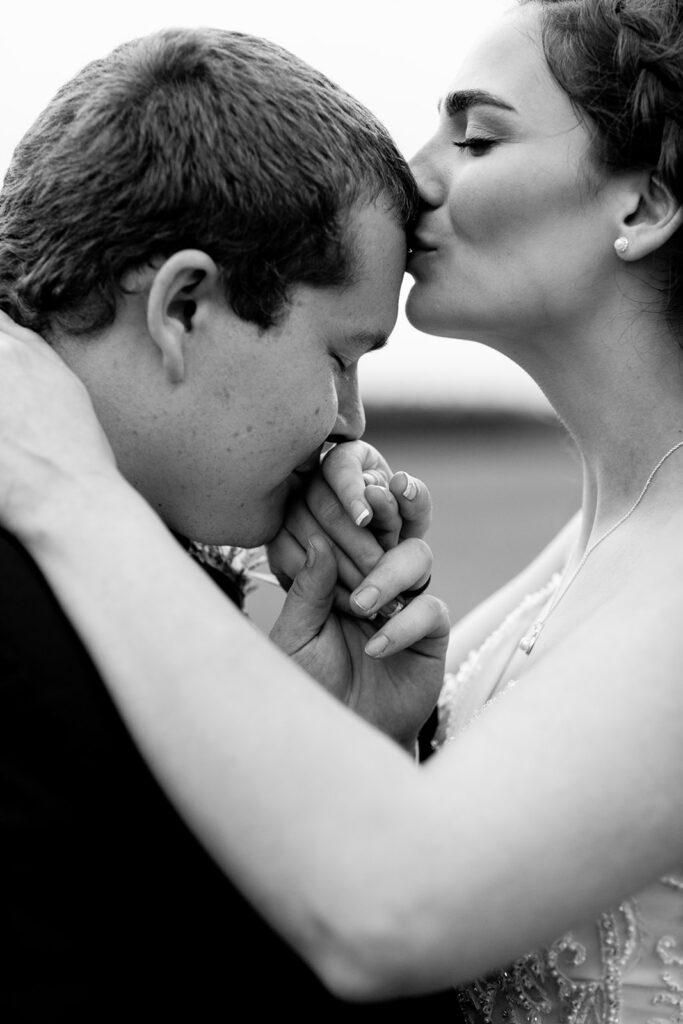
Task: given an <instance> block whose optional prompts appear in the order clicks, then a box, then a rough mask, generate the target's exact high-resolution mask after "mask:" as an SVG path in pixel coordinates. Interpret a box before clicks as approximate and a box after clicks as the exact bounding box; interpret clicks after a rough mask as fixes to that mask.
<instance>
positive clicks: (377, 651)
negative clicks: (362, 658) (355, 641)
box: [365, 633, 389, 658]
mask: <svg viewBox="0 0 683 1024" xmlns="http://www.w3.org/2000/svg"><path fill="white" fill-rule="evenodd" d="M388 646H389V639H388V637H386V636H384V634H383V633H377V634H376V635H375V636H373V638H372V639H371V640H368V642H367V643H366V645H365V653H366V654H369V655H370V657H371V658H379V657H380V655H382V654H383V653H384V651H386V649H387V647H388Z"/></svg>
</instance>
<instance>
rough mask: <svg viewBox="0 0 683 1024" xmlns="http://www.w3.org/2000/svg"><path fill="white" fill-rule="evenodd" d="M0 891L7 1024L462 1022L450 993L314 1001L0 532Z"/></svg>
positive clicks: (318, 996)
mask: <svg viewBox="0 0 683 1024" xmlns="http://www.w3.org/2000/svg"><path fill="white" fill-rule="evenodd" d="M211 575H213V576H214V579H216V580H217V582H219V583H220V579H219V575H220V574H217V573H211ZM225 586H226V587H227V588H228V589H229V583H226V584H225ZM232 596H233V597H234V596H235V595H234V594H233V595H232ZM121 642H122V643H123V642H125V641H124V640H123V638H122V641H121ZM0 888H1V891H0V936H1V938H0V1021H2V1022H3V1024H15V1022H17V1024H18V1022H31V1024H38V1022H40V1024H59V1022H62V1021H63V1022H69V1024H80V1022H81V1021H83V1022H85V1021H87V1022H88V1024H108V1022H112V1024H113V1022H114V1021H116V1022H117V1024H128V1022H136V1021H144V1022H145V1024H146V1022H150V1024H151V1022H157V1021H166V1020H186V1021H191V1022H193V1024H194V1022H198V1024H204V1022H209V1021H213V1020H216V1021H218V1020H220V1021H229V1020H231V1019H235V1020H239V1021H242V1020H245V1019H249V1018H251V1016H252V1014H253V1015H254V1016H255V1017H257V1018H258V1017H260V1016H261V1015H262V1014H265V1015H266V1019H267V1020H274V1019H275V1014H276V1013H277V1014H278V1015H281V1014H286V1013H288V1012H297V1010H299V1011H301V1012H305V1013H307V1014H308V1013H310V1014H311V1019H312V1020H319V1021H327V1020H330V1021H332V1020H345V1019H347V1018H348V1019H354V1020H355V1019H357V1018H362V1019H365V1018H366V1017H368V1016H373V1015H374V1016H375V1017H376V1016H377V1015H379V1016H380V1017H382V1018H383V1017H384V1014H386V1013H390V1014H391V1016H390V1017H389V1018H388V1019H390V1020H393V1021H400V1020H402V1019H406V1020H408V1019H410V1020H411V1021H413V1022H414V1021H416V1020H417V1018H418V1017H419V1016H421V1014H420V1010H421V1009H423V1010H424V1011H425V1012H426V1013H430V1012H432V1011H444V1010H445V1011H446V1014H447V1019H448V1020H453V1019H457V1013H458V1011H457V1003H456V1000H455V996H454V995H453V994H452V993H445V994H443V995H441V996H434V997H429V998H424V999H417V1000H408V1001H403V1002H401V1003H396V1004H386V1003H385V1004H375V1005H372V1006H367V1007H364V1006H352V1005H348V1004H343V1003H341V1002H339V1001H337V1000H335V999H333V998H332V997H331V996H330V995H329V994H328V993H327V992H326V991H325V989H324V988H323V986H322V985H321V984H320V983H319V982H318V981H317V979H316V978H315V976H314V975H313V973H312V972H311V971H310V970H309V969H308V968H307V967H306V966H305V964H304V963H303V962H302V961H301V960H300V959H299V958H298V957H297V956H296V955H295V954H294V953H292V952H291V950H290V949H289V948H288V947H287V946H286V945H285V944H284V943H283V942H282V941H281V940H280V939H279V937H278V936H277V935H276V934H275V933H274V932H273V931H272V930H271V929H270V928H269V927H268V926H267V925H266V924H265V923H264V922H263V920H262V919H261V918H260V916H259V915H258V914H257V913H256V912H255V911H253V910H252V909H251V907H250V906H249V905H248V904H247V903H246V902H245V901H244V900H243V899H242V897H241V896H240V894H239V893H238V892H237V890H236V889H235V888H234V887H233V886H232V885H231V883H230V882H229V881H228V879H227V878H226V877H225V875H223V874H222V872H221V871H220V870H219V869H218V867H217V866H216V865H215V864H214V862H213V861H212V860H211V858H210V857H209V856H208V854H207V853H206V852H205V851H204V849H203V848H202V847H201V846H200V844H199V843H198V842H197V841H196V840H195V838H194V836H193V835H192V833H191V832H190V831H189V830H188V828H187V827H186V826H185V824H184V822H183V821H182V820H181V818H180V817H179V816H178V814H176V812H175V810H174V809H173V807H172V806H171V804H170V803H169V801H168V800H167V799H166V797H165V796H164V793H163V792H162V790H161V789H160V787H159V786H158V785H157V783H156V781H155V779H154V778H153V776H152V774H151V773H150V771H149V770H148V768H147V766H146V764H145V762H144V761H143V760H142V758H141V756H140V755H139V754H138V751H137V749H136V747H135V745H134V744H133V742H132V740H131V738H130V736H129V734H128V732H127V731H126V728H125V726H124V725H123V723H122V721H121V719H120V717H119V715H118V713H117V711H116V709H115V707H114V705H113V704H112V702H111V700H110V699H109V696H108V694H107V691H106V689H105V687H104V686H103V684H102V682H101V680H100V677H99V676H98V673H97V671H96V670H95V668H94V666H93V664H92V662H91V660H90V658H89V656H88V654H87V653H86V651H85V649H84V647H83V645H82V644H81V643H80V641H79V639H78V637H77V635H76V633H75V632H74V630H73V629H72V627H71V625H70V623H69V622H68V621H67V619H66V618H65V616H64V614H63V612H62V610H61V608H60V606H59V604H58V602H57V601H56V599H55V597H54V595H53V594H52V592H51V591H50V589H49V587H48V586H47V584H46V582H45V580H44V578H43V577H42V575H41V573H40V572H39V570H38V569H37V567H36V566H35V564H34V562H33V561H32V560H31V559H30V558H29V556H28V555H27V553H26V552H25V550H24V549H23V548H22V547H21V545H19V544H18V543H17V541H16V540H15V539H14V538H13V537H11V536H10V535H9V534H7V533H6V532H4V531H0ZM317 1015H319V1016H317ZM416 1015H417V1016H416Z"/></svg>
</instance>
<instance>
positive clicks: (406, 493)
mask: <svg viewBox="0 0 683 1024" xmlns="http://www.w3.org/2000/svg"><path fill="white" fill-rule="evenodd" d="M403 475H404V477H405V478H406V485H405V487H404V488H403V490H402V491H401V494H402V495H403V497H404V498H407V499H408V501H412V500H413V498H414V497H415V495H416V494H417V484H416V483H415V481H414V480H413V478H412V476H409V475H408V473H404V474H403Z"/></svg>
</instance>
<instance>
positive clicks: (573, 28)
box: [520, 0, 683, 328]
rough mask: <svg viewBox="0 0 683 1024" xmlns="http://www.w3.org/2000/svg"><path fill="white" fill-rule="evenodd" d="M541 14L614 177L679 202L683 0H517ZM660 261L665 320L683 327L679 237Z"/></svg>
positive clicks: (554, 61)
mask: <svg viewBox="0 0 683 1024" xmlns="http://www.w3.org/2000/svg"><path fill="white" fill-rule="evenodd" d="M520 3H521V4H523V5H525V4H528V3H535V4H537V5H538V6H540V8H541V10H542V40H543V49H544V53H545V57H546V60H547V62H548V66H549V68H550V71H551V73H552V75H553V76H554V78H555V80H556V81H557V83H558V84H559V85H560V87H561V88H562V89H563V90H564V92H565V93H566V94H567V95H568V96H569V99H570V100H571V102H572V103H573V105H574V106H575V107H576V109H577V110H578V111H579V113H580V114H581V115H582V116H583V118H584V120H585V121H586V123H587V125H588V127H589V128H591V129H592V130H593V136H594V139H593V154H594V156H595V158H596V160H597V162H598V164H599V165H600V166H603V167H607V168H609V169H611V170H615V171H623V170H634V169H645V170H651V171H652V173H653V175H654V176H655V177H656V178H657V179H658V180H659V181H660V182H661V183H662V184H663V185H665V186H666V187H667V188H668V189H669V191H670V192H671V194H672V195H673V196H674V197H675V198H676V199H677V200H679V202H683V0H520ZM680 235H681V232H680V231H679V232H678V233H677V234H676V235H675V236H674V237H673V239H672V240H671V241H670V242H669V243H668V244H667V246H666V247H664V248H663V250H662V251H661V253H660V258H661V261H662V266H661V270H662V272H663V274H662V289H663V291H664V292H665V293H666V294H667V309H666V312H667V314H668V316H669V318H670V320H672V321H673V322H675V324H676V325H677V326H678V327H679V328H680V325H681V323H682V322H683V237H679V236H680Z"/></svg>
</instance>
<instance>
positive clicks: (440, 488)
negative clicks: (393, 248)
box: [0, 0, 580, 628]
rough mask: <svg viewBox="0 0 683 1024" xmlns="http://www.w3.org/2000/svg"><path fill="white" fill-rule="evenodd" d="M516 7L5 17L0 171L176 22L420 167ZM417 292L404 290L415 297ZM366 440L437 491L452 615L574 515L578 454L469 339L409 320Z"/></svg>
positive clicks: (521, 387) (507, 372)
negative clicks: (338, 109) (274, 73)
mask: <svg viewBox="0 0 683 1024" xmlns="http://www.w3.org/2000/svg"><path fill="white" fill-rule="evenodd" d="M513 2H514V0H476V3H474V2H472V0H460V2H459V3H457V2H456V3H450V4H446V3H444V2H443V0H420V3H413V2H411V3H408V2H406V0H392V2H388V0H345V2H344V3H343V4H336V5H334V4H321V3H320V2H319V0H243V2H242V0H240V2H237V0H233V2H231V0H193V2H192V4H187V3H186V2H184V0H183V2H180V0H163V3H159V2H158V0H153V2H149V0H118V2H117V3H115V4H111V5H99V6H95V5H93V4H92V3H91V2H88V3H85V2H83V0H61V2H60V3H59V4H55V3H54V2H52V0H32V2H31V3H27V4H12V5H11V6H10V5H6V9H5V10H3V31H2V36H1V38H0V84H1V88H0V113H1V114H2V125H3V132H2V137H1V138H0V173H3V172H4V169H5V167H6V166H7V163H8V162H9V160H10V157H11V153H12V150H13V148H14V145H15V144H16V142H17V141H18V140H19V138H20V137H21V135H22V134H23V133H24V131H25V130H26V129H27V128H28V127H29V125H30V124H31V123H32V122H33V120H34V119H35V117H36V116H37V115H38V113H39V112H40V110H41V109H42V108H43V107H44V106H45V104H46V103H47V102H48V100H49V99H50V98H51V97H52V96H53V95H54V93H55V91H56V90H57V89H58V88H59V86H60V85H61V84H62V83H63V82H64V81H65V80H66V79H68V78H69V77H70V76H71V75H73V74H74V73H75V72H76V71H78V70H79V69H80V68H81V67H82V66H83V65H84V64H85V63H87V62H88V61H90V60H92V59H94V58H96V57H99V56H101V55H103V54H104V53H107V52H108V51H109V50H111V49H112V48H113V47H114V46H116V45H117V44H118V43H120V42H123V41H124V40H126V39H130V38H133V37H135V36H139V35H144V34H145V33H147V32H150V31H153V30H154V29H157V28H161V27H163V26H168V25H214V26H218V27H222V28H229V29H235V30H238V31H244V32H250V33H253V34H256V35H261V36H266V37H267V38H270V39H273V40H274V41H275V42H277V43H280V44H281V45H283V46H285V47H287V48H288V49H290V50H292V51H293V52H294V53H296V54H298V55H299V56H300V57H302V58H303V59H305V60H307V61H309V62H310V63H311V64H313V65H315V66H316V67H318V68H319V69H320V70H322V71H324V72H325V73H326V74H327V75H328V76H329V77H330V78H332V79H334V80H335V81H337V82H339V84H340V85H342V86H344V87H345V88H346V89H347V90H348V91H349V92H352V93H354V94H355V95H356V96H357V97H358V98H359V99H360V100H362V101H363V102H364V103H365V104H366V106H368V107H369V108H370V109H371V110H373V111H374V113H376V114H377V115H378V116H379V117H380V118H381V119H382V121H384V123H385V124H386V125H387V126H388V128H389V130H390V131H391V133H392V134H393V136H394V138H395V139H396V141H397V143H398V145H399V147H400V148H401V150H402V151H403V152H404V153H405V154H406V156H408V157H410V156H411V155H412V154H413V153H415V152H416V151H417V150H418V149H419V148H420V146H421V145H422V144H423V143H424V142H425V141H426V139H427V138H428V137H429V136H430V135H431V134H432V132H433V131H434V129H435V127H436V103H437V100H438V98H439V96H440V95H441V94H443V93H444V92H445V91H446V89H447V86H448V82H449V79H450V78H451V76H452V74H453V73H454V71H455V70H456V69H457V66H458V63H459V61H460V59H461V57H462V55H463V53H464V51H465V49H466V48H468V47H469V46H470V45H471V43H472V42H473V40H474V39H475V37H476V36H477V35H478V34H479V33H481V32H484V31H486V29H487V27H488V26H489V25H490V24H491V23H492V22H493V21H495V19H496V18H497V17H498V16H499V15H500V14H501V13H502V12H503V11H505V10H506V9H508V8H509V7H510V6H511V5H512V3H513ZM409 284H410V282H409V281H407V282H406V289H407V288H408V287H409ZM361 384H362V390H363V394H364V398H365V402H366V407H367V413H368V431H367V435H366V436H367V439H368V440H369V441H370V442H371V443H372V444H375V445H376V446H377V447H379V448H381V449H382V450H383V451H384V453H385V454H386V456H387V458H388V459H389V462H390V463H391V464H392V466H393V467H394V468H395V469H399V468H405V469H407V470H408V471H409V472H411V473H413V474H416V475H418V476H421V477H422V478H423V479H424V480H425V481H426V482H427V483H428V484H429V486H430V489H431V491H432V494H433V496H434V502H435V515H434V527H433V531H432V534H431V538H430V540H431V544H432V547H433V549H434V552H435V559H436V562H435V570H434V574H433V590H434V591H435V592H436V593H439V594H440V595H441V596H443V597H444V598H445V599H446V600H447V601H448V602H449V605H450V607H451V611H452V615H453V618H454V619H455V618H457V617H458V616H459V615H461V614H463V613H464V612H466V611H468V610H469V609H470V608H471V607H472V606H473V605H474V604H475V603H476V602H477V601H478V600H480V599H481V598H482V597H485V596H486V595H487V594H488V593H490V592H491V591H492V590H493V589H495V588H496V587H497V586H498V585H500V584H501V583H503V582H505V580H507V579H508V578H509V577H510V576H511V575H513V574H514V573H515V572H517V571H518V570H519V569H520V568H522V567H523V565H524V564H525V563H526V562H527V561H528V560H529V559H530V558H531V557H532V556H533V555H534V554H535V553H536V552H537V551H538V550H539V549H540V548H541V547H542V545H543V544H544V543H545V542H546V541H547V540H549V539H550V537H551V536H552V535H553V534H554V533H555V532H556V531H557V530H558V529H559V527H560V526H561V525H562V524H563V523H564V522H565V521H566V520H567V519H568V518H569V517H570V515H571V514H572V513H573V512H574V511H575V510H576V508H577V507H578V504H579V494H580V479H579V466H578V461H577V458H576V455H575V453H574V450H573V447H572V445H571V443H570V442H569V440H568V439H567V437H566V434H565V433H564V431H563V429H562V428H561V427H560V426H559V424H558V423H557V421H556V419H555V417H554V414H553V412H552V410H551V409H550V407H549V406H548V404H547V402H546V400H545V398H544V396H543V395H542V394H541V392H540V391H539V389H538V388H537V387H536V385H535V384H534V383H533V381H531V380H530V378H529V377H528V376H527V375H526V374H525V373H524V372H523V371H522V370H520V369H519V368H518V367H517V366H515V365H514V364H513V363H511V362H510V361H509V360H507V359H506V358H505V357H503V356H501V355H499V354H498V353H495V352H491V351H490V350H488V349H486V348H484V347H483V346H481V345H478V344H475V343H473V342H471V341H468V340H467V339H463V340H452V339H440V338H431V337H427V336H426V335H421V334H419V333H418V332H417V331H415V330H414V329H413V328H412V327H411V326H410V325H409V324H408V323H407V321H406V319H405V317H404V315H403V313H402V312H401V314H400V316H399V320H398V324H397V326H396V330H395V332H394V334H393V336H392V339H391V341H390V344H389V345H388V347H387V348H386V349H385V350H383V351H381V352H378V353H373V354H371V355H369V356H367V357H366V358H365V359H364V360H363V363H362V364H361ZM281 600H282V598H281V594H280V593H279V592H277V591H275V590H274V588H270V587H268V586H267V585H263V586H259V588H258V589H257V590H256V591H255V592H254V593H253V595H252V596H251V598H250V601H249V605H248V611H249V613H250V614H251V616H252V618H253V619H254V621H256V622H257V623H258V624H259V625H261V626H263V627H264V628H267V627H268V626H269V624H270V622H271V621H272V619H273V617H274V616H275V615H276V613H277V609H278V608H279V605H280V603H281Z"/></svg>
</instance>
